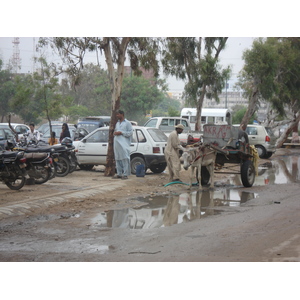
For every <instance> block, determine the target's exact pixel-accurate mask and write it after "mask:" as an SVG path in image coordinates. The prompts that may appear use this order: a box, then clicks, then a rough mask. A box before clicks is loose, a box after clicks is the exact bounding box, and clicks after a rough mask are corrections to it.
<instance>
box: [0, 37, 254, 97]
mask: <svg viewBox="0 0 300 300" xmlns="http://www.w3.org/2000/svg"><path fill="white" fill-rule="evenodd" d="M253 39H254V38H251V37H230V38H229V39H228V41H227V47H226V49H225V50H224V51H223V52H222V55H221V64H222V65H223V66H227V65H232V69H233V71H232V73H233V74H232V79H231V80H230V81H229V88H230V89H231V88H232V86H233V83H234V81H235V79H236V75H237V73H238V72H239V71H240V70H241V69H242V67H243V64H244V63H243V60H242V54H243V51H244V50H245V49H249V48H250V47H251V45H252V42H253ZM12 41H13V38H12V37H0V57H1V58H2V59H3V60H4V64H6V63H7V62H8V60H9V59H10V58H11V57H12V54H13V43H12ZM37 41H38V38H33V37H20V43H19V50H20V58H21V72H22V73H28V72H32V70H33V59H32V57H33V56H34V54H35V52H34V51H35V47H34V45H35V43H37ZM49 53H50V52H49ZM50 55H51V54H50ZM50 55H49V56H48V60H49V61H50V60H51V58H52V59H53V56H50ZM86 58H87V59H88V60H91V61H96V58H95V55H94V54H88V55H87V57H86ZM56 59H57V58H56ZM54 61H55V59H54ZM103 67H105V65H103ZM168 83H169V89H170V90H175V91H177V90H182V89H183V86H184V83H183V82H182V81H178V80H176V78H168Z"/></svg>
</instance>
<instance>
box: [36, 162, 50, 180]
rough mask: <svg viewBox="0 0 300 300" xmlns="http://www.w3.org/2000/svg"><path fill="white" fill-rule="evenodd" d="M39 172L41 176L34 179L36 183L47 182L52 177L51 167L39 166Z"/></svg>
mask: <svg viewBox="0 0 300 300" xmlns="http://www.w3.org/2000/svg"><path fill="white" fill-rule="evenodd" d="M38 168H39V172H40V173H41V175H42V176H41V178H38V179H34V183H35V184H42V183H45V182H47V181H48V180H49V179H50V177H51V173H52V171H51V169H50V168H45V167H43V166H39V167H38Z"/></svg>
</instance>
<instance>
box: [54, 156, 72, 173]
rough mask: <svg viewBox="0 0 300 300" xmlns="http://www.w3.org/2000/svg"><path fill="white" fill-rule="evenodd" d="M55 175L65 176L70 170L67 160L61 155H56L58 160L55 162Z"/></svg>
mask: <svg viewBox="0 0 300 300" xmlns="http://www.w3.org/2000/svg"><path fill="white" fill-rule="evenodd" d="M55 171H56V172H55V175H56V176H57V177H64V176H67V175H68V173H69V171H70V164H69V161H68V160H67V159H66V158H64V157H62V156H59V157H58V161H57V162H56V168H55Z"/></svg>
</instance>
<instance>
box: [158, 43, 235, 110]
mask: <svg viewBox="0 0 300 300" xmlns="http://www.w3.org/2000/svg"><path fill="white" fill-rule="evenodd" d="M226 41H227V38H198V39H197V38H193V37H180V38H167V41H166V44H165V50H164V51H163V59H162V63H163V66H164V71H165V73H166V74H169V75H173V76H176V77H177V78H180V79H184V80H186V81H187V83H186V85H185V96H186V98H187V99H188V101H190V102H191V103H189V104H190V105H191V106H193V107H197V103H198V101H199V98H201V97H202V98H204V96H205V95H206V96H207V98H209V99H211V98H214V99H216V101H219V97H218V94H219V93H221V92H222V89H223V88H224V87H225V81H226V79H228V78H229V74H230V72H231V71H230V68H229V67H228V68H226V69H223V70H222V69H221V67H220V65H219V64H218V62H219V58H218V57H219V54H220V52H221V51H222V50H223V49H224V48H225V44H226Z"/></svg>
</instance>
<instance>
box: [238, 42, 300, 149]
mask: <svg viewBox="0 0 300 300" xmlns="http://www.w3.org/2000/svg"><path fill="white" fill-rule="evenodd" d="M243 58H244V60H245V66H244V68H243V70H242V71H241V73H240V75H239V86H240V87H242V88H243V89H244V90H245V95H246V96H248V98H249V106H248V109H247V112H246V114H245V116H244V118H243V120H242V124H245V126H246V124H247V123H248V121H249V119H250V117H251V115H252V114H253V113H254V112H255V110H256V108H257V106H258V105H259V102H260V101H261V100H264V101H267V102H268V103H270V106H271V110H272V111H276V112H277V113H278V115H279V116H284V115H286V111H287V108H288V109H289V110H290V111H291V112H292V115H293V117H292V120H291V122H290V126H289V127H288V128H287V130H286V132H285V134H284V135H283V136H282V137H280V139H279V140H278V141H277V147H280V146H281V145H282V143H283V142H284V140H285V139H286V137H287V136H288V134H289V133H290V132H291V131H292V130H293V128H297V126H298V125H297V124H298V122H299V120H300V113H299V108H300V70H299V68H298V65H299V63H300V39H299V38H267V39H257V40H256V41H254V43H253V46H252V48H251V49H250V50H247V51H245V52H244V54H243Z"/></svg>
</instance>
